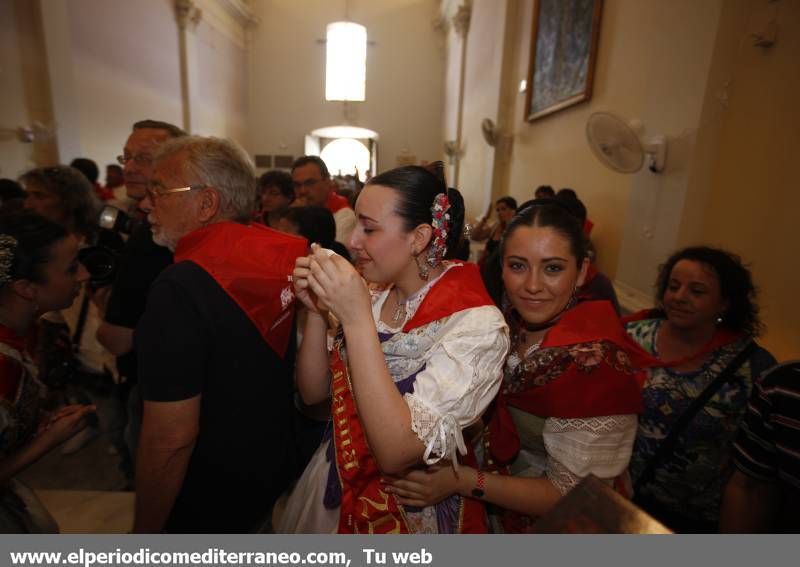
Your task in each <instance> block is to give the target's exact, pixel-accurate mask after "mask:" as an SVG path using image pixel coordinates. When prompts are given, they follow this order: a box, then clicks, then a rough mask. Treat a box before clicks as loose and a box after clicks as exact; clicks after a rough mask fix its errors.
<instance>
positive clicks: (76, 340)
mask: <svg viewBox="0 0 800 567" xmlns="http://www.w3.org/2000/svg"><path fill="white" fill-rule="evenodd" d="M87 285H88V284H87ZM88 314H89V290H88V289H84V290H83V298H82V299H81V310H80V311H79V312H78V322H77V324H76V325H75V332H74V333H73V334H72V348H73V349H75V351H76V352H77V351H78V349H80V348H81V338H82V336H83V328H84V327H85V326H86V316H87V315H88Z"/></svg>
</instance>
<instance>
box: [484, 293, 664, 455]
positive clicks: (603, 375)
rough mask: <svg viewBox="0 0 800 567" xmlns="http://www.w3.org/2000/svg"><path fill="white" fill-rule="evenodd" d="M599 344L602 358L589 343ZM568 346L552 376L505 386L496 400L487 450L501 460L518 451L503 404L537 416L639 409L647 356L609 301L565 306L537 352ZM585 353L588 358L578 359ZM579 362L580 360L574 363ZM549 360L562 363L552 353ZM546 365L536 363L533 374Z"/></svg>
mask: <svg viewBox="0 0 800 567" xmlns="http://www.w3.org/2000/svg"><path fill="white" fill-rule="evenodd" d="M597 343H600V344H601V345H602V346H604V347H605V356H603V357H598V356H597V351H596V350H593V349H591V348H590V345H593V344H597ZM556 347H572V348H568V351H569V356H570V359H569V362H568V363H566V367H565V368H564V369H563V371H562V372H561V373H560V374H559V375H558V376H557V377H555V378H553V379H551V380H550V381H548V382H546V383H544V384H542V385H534V386H531V387H528V388H527V389H524V390H522V391H509V390H507V389H506V387H505V385H504V387H503V388H502V389H501V391H500V393H499V394H498V396H497V399H496V401H495V407H494V409H493V411H492V414H491V419H490V422H489V431H490V435H491V451H492V454H493V455H494V457H495V458H496V459H497V460H498V461H499V462H501V463H508V462H510V461H511V460H512V459H513V458H514V456H515V455H516V454H517V452H518V451H519V447H520V442H519V435H518V434H517V431H516V427H515V426H514V423H513V421H512V419H511V415H510V413H509V412H508V407H507V406H513V407H516V408H520V409H522V410H524V411H526V412H528V413H531V414H533V415H536V416H539V417H544V418H547V417H559V418H565V419H570V418H586V417H597V416H604V415H624V414H632V413H639V412H640V411H641V409H642V395H641V388H642V385H643V383H644V379H645V374H644V372H643V371H642V370H640V369H641V368H644V367H646V366H649V362H650V359H651V357H649V356H648V355H647V353H646V352H645V351H644V350H643V349H642V348H641V347H640V346H639V345H638V344H636V342H635V341H633V339H631V338H630V337H629V336H628V334H627V333H626V332H625V328H624V327H623V326H622V323H621V321H620V319H619V317H618V316H617V314H616V312H615V311H614V308H613V307H612V306H611V303H610V302H609V301H585V302H582V303H579V304H578V305H576V306H575V307H573V308H571V309H569V310H568V311H567V312H565V313H564V315H562V317H561V318H560V319H559V321H558V322H557V323H556V325H555V326H554V327H553V328H552V329H550V330H549V331H548V333H547V335H545V338H544V340H543V341H542V344H541V346H540V347H539V348H540V349H541V350H543V349H548V348H556ZM583 357H586V359H587V360H590V361H591V362H590V363H588V364H586V363H585V361H583V360H582V358H583ZM579 362H580V364H578V363H579ZM553 364H565V362H564V359H563V358H561V357H556V359H555V360H554V361H553ZM548 370H549V369H548V368H543V367H541V366H540V367H537V368H536V374H537V375H542V376H543V375H546V373H547V371H548Z"/></svg>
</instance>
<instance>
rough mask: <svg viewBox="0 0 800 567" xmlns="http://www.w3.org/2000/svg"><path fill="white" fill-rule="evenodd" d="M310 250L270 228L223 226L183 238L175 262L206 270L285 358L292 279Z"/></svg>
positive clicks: (198, 231)
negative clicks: (185, 261)
mask: <svg viewBox="0 0 800 567" xmlns="http://www.w3.org/2000/svg"><path fill="white" fill-rule="evenodd" d="M306 247H307V243H306V241H305V239H303V238H299V237H296V236H292V235H289V234H284V233H282V232H278V231H276V230H272V229H271V228H267V227H266V226H264V225H260V224H251V225H244V224H240V223H236V222H219V223H214V224H210V225H208V226H206V227H203V228H201V229H198V230H195V231H193V232H191V233H189V234H187V235H186V236H184V237H183V238H181V240H180V242H178V246H177V248H176V250H175V263H178V262H182V261H184V260H189V261H191V262H194V263H195V264H197V265H198V266H200V267H201V268H203V270H205V271H206V272H207V273H208V274H209V275H210V276H211V277H212V278H214V280H215V281H216V282H217V283H218V284H219V285H220V287H222V289H224V290H225V292H226V293H227V294H228V295H229V296H230V298H231V299H233V301H235V302H236V304H237V305H238V306H239V307H240V308H241V309H242V311H244V313H245V314H246V315H247V317H248V318H249V319H250V321H252V322H253V324H254V325H255V326H256V328H257V329H258V331H259V333H261V336H262V337H263V338H264V340H265V341H266V342H267V344H268V345H269V346H270V347H271V348H272V349H273V350H274V351H275V352H276V353H278V355H279V356H280V357H284V356H285V355H286V349H287V348H288V346H289V338H290V334H291V331H292V314H293V308H294V293H293V291H292V284H291V283H290V282H289V278H288V276H289V275H290V274H291V273H292V270H293V269H294V262H295V260H296V259H297V257H298V256H302V255H304V254H305V253H306Z"/></svg>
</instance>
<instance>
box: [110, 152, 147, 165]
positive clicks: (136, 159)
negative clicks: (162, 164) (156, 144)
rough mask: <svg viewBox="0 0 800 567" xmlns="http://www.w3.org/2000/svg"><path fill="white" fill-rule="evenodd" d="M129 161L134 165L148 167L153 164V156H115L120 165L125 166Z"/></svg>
mask: <svg viewBox="0 0 800 567" xmlns="http://www.w3.org/2000/svg"><path fill="white" fill-rule="evenodd" d="M131 160H133V163H135V164H136V165H149V164H151V163H153V156H150V155H147V154H136V155H135V156H124V155H123V156H117V163H118V164H120V165H125V164H126V163H128V162H129V161H131Z"/></svg>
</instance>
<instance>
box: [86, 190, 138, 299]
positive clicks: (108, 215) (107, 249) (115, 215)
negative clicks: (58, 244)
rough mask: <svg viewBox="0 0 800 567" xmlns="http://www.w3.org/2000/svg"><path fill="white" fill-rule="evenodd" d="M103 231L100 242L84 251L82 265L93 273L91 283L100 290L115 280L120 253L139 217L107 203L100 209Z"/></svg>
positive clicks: (100, 223) (101, 228)
mask: <svg viewBox="0 0 800 567" xmlns="http://www.w3.org/2000/svg"><path fill="white" fill-rule="evenodd" d="M98 224H99V226H100V232H99V234H98V237H97V243H96V244H95V245H94V246H89V247H87V248H84V249H83V250H81V251H80V252H79V254H78V257H79V260H80V262H81V264H83V266H84V267H85V268H86V271H87V272H89V286H91V287H92V288H94V289H99V288H101V287H105V286H107V285H111V284H112V283H114V278H115V277H116V274H117V266H118V264H119V255H120V252H121V251H122V247H123V246H124V244H125V241H124V240H123V238H122V235H123V234H124V235H129V234H130V233H131V232H132V231H133V229H134V227H135V226H136V219H134V218H133V217H131V216H130V215H128V214H127V213H125V212H124V211H121V210H120V209H118V208H116V207H112V206H110V205H107V206H105V207H103V210H102V211H100V218H99V220H98Z"/></svg>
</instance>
